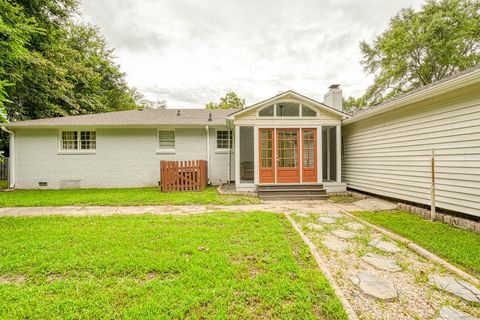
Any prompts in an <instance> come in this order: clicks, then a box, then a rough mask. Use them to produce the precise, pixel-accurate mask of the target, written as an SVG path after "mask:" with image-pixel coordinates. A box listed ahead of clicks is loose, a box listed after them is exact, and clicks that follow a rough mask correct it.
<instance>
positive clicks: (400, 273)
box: [290, 210, 480, 319]
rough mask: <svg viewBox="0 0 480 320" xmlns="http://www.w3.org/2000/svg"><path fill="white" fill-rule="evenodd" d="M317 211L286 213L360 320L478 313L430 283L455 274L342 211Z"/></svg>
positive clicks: (479, 311) (478, 308)
mask: <svg viewBox="0 0 480 320" xmlns="http://www.w3.org/2000/svg"><path fill="white" fill-rule="evenodd" d="M318 212H319V213H311V214H309V215H308V216H307V215H305V214H304V212H301V214H290V216H291V217H292V218H293V219H294V221H295V223H296V224H298V225H299V226H300V227H301V228H302V231H303V233H304V234H305V235H306V236H307V237H308V239H310V241H311V242H313V244H314V245H315V246H316V248H317V249H318V250H319V251H320V252H321V253H322V254H323V259H324V261H325V263H326V264H327V266H328V268H329V271H330V272H331V273H332V275H333V277H334V279H335V281H336V283H337V284H338V286H339V287H340V289H341V290H342V292H343V293H344V294H345V296H346V298H347V299H348V301H349V302H350V304H351V305H352V307H353V309H354V310H355V311H356V312H357V314H358V316H359V318H360V319H437V318H439V317H440V310H441V309H442V308H443V307H446V306H448V307H450V308H453V309H455V310H457V311H462V312H465V313H467V314H470V315H472V316H475V317H477V318H478V317H480V304H478V303H474V302H469V301H467V300H465V299H462V298H461V297H460V296H457V295H455V294H452V293H451V291H452V290H450V292H449V290H445V289H444V288H440V287H438V286H435V285H432V282H431V281H429V278H431V277H432V275H438V276H442V277H446V276H449V277H452V278H455V276H454V275H452V274H451V273H449V272H448V271H446V270H445V269H444V268H442V267H441V266H439V265H436V264H434V263H433V262H430V261H428V260H426V259H424V258H422V257H421V256H419V255H417V254H416V253H415V252H413V251H411V250H410V249H408V248H406V247H404V246H402V245H401V244H398V243H395V242H394V241H393V240H391V239H388V238H386V237H385V236H383V235H381V234H380V233H378V232H376V231H375V230H373V229H371V228H369V227H368V226H363V227H360V226H359V223H358V222H357V221H354V220H353V219H352V218H350V217H348V216H347V215H345V214H343V213H340V215H338V216H337V218H333V217H332V212H327V211H321V210H319V211H318ZM325 217H329V218H330V219H328V220H326V219H325ZM332 219H333V220H335V221H334V223H331V222H332V221H331V220H332ZM312 224H319V225H321V226H322V228H311V227H310V226H312ZM347 231H348V232H347ZM352 235H354V236H353V237H352ZM473 288H474V287H473ZM459 314H460V313H459ZM439 319H441V318H439ZM442 319H443V318H442ZM449 319H455V318H449ZM458 319H460V318H458Z"/></svg>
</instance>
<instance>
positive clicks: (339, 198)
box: [329, 193, 361, 203]
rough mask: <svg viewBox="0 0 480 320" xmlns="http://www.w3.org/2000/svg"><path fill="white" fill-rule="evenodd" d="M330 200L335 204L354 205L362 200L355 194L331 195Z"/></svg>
mask: <svg viewBox="0 0 480 320" xmlns="http://www.w3.org/2000/svg"><path fill="white" fill-rule="evenodd" d="M329 200H330V201H331V202H333V203H354V202H357V201H358V200H361V198H360V197H357V196H355V195H353V194H350V193H346V194H335V195H331V196H330V199H329Z"/></svg>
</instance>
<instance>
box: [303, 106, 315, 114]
mask: <svg viewBox="0 0 480 320" xmlns="http://www.w3.org/2000/svg"><path fill="white" fill-rule="evenodd" d="M316 116H317V112H315V110H313V109H310V108H309V107H307V106H304V105H302V117H316Z"/></svg>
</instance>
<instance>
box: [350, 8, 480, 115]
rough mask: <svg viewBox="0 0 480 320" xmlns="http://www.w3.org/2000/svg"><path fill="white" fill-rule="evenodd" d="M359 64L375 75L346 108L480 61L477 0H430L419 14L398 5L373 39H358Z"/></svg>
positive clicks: (373, 101) (374, 101)
mask: <svg viewBox="0 0 480 320" xmlns="http://www.w3.org/2000/svg"><path fill="white" fill-rule="evenodd" d="M360 49H361V51H362V55H363V58H362V61H361V64H362V65H363V67H364V70H365V71H366V72H367V73H369V74H373V75H374V76H375V80H374V83H373V84H372V85H371V86H370V87H369V88H368V89H367V91H366V92H365V94H364V95H363V96H361V97H360V98H358V99H355V98H352V97H350V98H348V99H347V100H345V103H346V107H347V109H348V108H350V109H355V108H363V107H365V106H368V105H373V104H377V103H380V102H382V101H384V100H387V99H390V98H392V97H395V96H397V95H399V94H402V93H406V92H409V91H411V90H414V89H416V88H419V87H421V86H424V85H427V84H429V83H432V82H435V81H437V80H440V79H442V78H444V77H447V76H449V75H452V74H455V73H457V72H459V71H462V70H465V69H467V68H469V67H472V66H475V65H476V64H478V63H480V2H479V1H477V0H439V1H435V0H429V1H427V2H426V3H425V4H424V5H423V7H422V9H421V10H420V11H418V12H416V11H414V10H413V9H412V8H407V9H402V10H400V12H399V13H398V14H397V15H396V16H394V17H393V18H392V19H391V21H390V24H389V28H388V29H387V30H386V31H385V32H383V33H382V34H381V35H379V36H377V38H376V39H375V40H374V41H373V42H372V43H370V44H369V43H367V42H365V41H362V42H361V43H360Z"/></svg>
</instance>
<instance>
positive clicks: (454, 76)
mask: <svg viewBox="0 0 480 320" xmlns="http://www.w3.org/2000/svg"><path fill="white" fill-rule="evenodd" d="M478 70H480V64H477V65H476V66H473V67H471V68H468V69H465V70H463V71H460V72H457V73H455V74H453V75H451V76H448V77H445V78H443V79H440V80H438V81H435V82H432V83H430V84H427V85H425V86H422V87H420V88H417V89H415V90H412V91H410V92H407V93H404V94H401V95H399V96H396V97H394V98H392V99H389V100H386V101H384V102H382V103H379V104H376V105H373V106H370V107H368V108H364V109H360V110H358V111H356V112H355V113H354V114H353V115H352V118H351V119H355V117H357V116H359V115H361V114H363V113H368V112H371V111H374V110H377V109H381V108H383V107H384V106H386V105H389V104H391V103H394V102H395V101H398V100H401V99H405V98H407V97H409V96H413V95H415V94H417V93H420V92H422V91H425V90H427V89H430V88H433V87H436V86H438V85H441V84H443V83H445V82H448V81H451V80H454V79H457V78H459V77H462V76H464V75H468V74H470V73H473V72H476V71H478Z"/></svg>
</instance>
